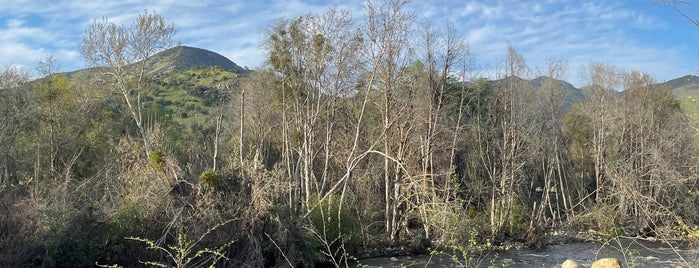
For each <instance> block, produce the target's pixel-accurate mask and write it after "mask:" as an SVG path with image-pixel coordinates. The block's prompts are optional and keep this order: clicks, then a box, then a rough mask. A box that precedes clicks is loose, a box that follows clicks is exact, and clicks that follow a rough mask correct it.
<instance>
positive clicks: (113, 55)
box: [79, 10, 175, 155]
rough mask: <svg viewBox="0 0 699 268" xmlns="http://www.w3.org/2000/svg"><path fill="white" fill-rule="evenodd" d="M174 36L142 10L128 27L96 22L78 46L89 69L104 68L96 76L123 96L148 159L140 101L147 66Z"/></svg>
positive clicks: (170, 28) (168, 27) (159, 18)
mask: <svg viewBox="0 0 699 268" xmlns="http://www.w3.org/2000/svg"><path fill="white" fill-rule="evenodd" d="M174 33H175V26H174V25H172V24H167V23H166V22H165V19H164V18H163V17H162V16H161V15H159V14H157V13H155V12H150V11H148V10H145V11H144V12H143V13H141V14H140V15H139V16H138V18H137V19H136V22H135V23H134V24H132V25H129V26H119V25H116V24H114V23H112V22H110V21H109V20H108V19H107V18H103V19H101V20H95V21H94V22H93V23H92V24H91V25H90V26H89V28H88V29H87V30H86V32H85V34H84V35H83V38H82V40H81V41H80V44H79V49H80V53H81V54H82V56H83V57H84V59H85V61H86V63H87V64H88V66H92V67H103V68H100V69H98V70H99V72H101V73H102V74H103V75H104V76H105V80H106V81H107V82H108V83H110V84H111V85H113V86H114V87H115V88H116V89H117V90H119V91H120V92H121V94H122V95H123V96H124V100H125V101H126V105H127V107H128V109H129V112H130V115H131V118H132V119H133V121H134V123H135V124H136V127H137V128H138V131H139V134H140V136H141V141H142V142H143V146H144V149H145V151H146V154H147V155H150V145H149V140H148V136H147V133H146V127H145V126H144V122H143V116H142V109H143V103H142V99H141V93H142V91H143V89H144V87H145V75H146V66H147V65H146V62H147V60H148V58H149V57H150V56H152V55H153V54H154V53H156V52H158V51H160V50H163V49H166V48H168V47H169V46H170V45H171V43H172V36H173V35H174Z"/></svg>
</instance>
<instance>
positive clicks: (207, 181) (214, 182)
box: [199, 169, 226, 189]
mask: <svg viewBox="0 0 699 268" xmlns="http://www.w3.org/2000/svg"><path fill="white" fill-rule="evenodd" d="M199 182H200V183H202V184H203V185H204V186H206V187H209V188H214V189H221V188H223V187H224V186H225V185H226V182H225V180H224V179H223V177H222V176H221V175H220V174H218V173H217V172H216V171H213V170H211V169H207V170H205V171H204V172H202V173H201V175H199Z"/></svg>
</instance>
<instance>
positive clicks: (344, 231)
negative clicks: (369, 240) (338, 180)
mask: <svg viewBox="0 0 699 268" xmlns="http://www.w3.org/2000/svg"><path fill="white" fill-rule="evenodd" d="M347 206H348V205H347V204H344V205H343V204H341V203H340V197H339V196H335V195H332V196H329V197H327V198H326V199H325V200H323V201H322V202H321V201H320V200H318V198H317V197H314V198H313V200H312V201H311V203H310V204H309V207H310V208H311V209H312V210H311V212H310V214H309V215H308V218H309V220H310V222H311V229H310V232H311V234H312V236H313V238H314V241H315V242H316V243H317V246H316V247H317V250H318V251H321V252H324V254H328V255H330V256H332V255H337V254H340V255H342V254H345V253H348V252H353V251H354V250H356V247H357V246H358V244H357V243H358V242H359V241H357V240H358V239H357V236H358V233H359V232H358V227H359V225H360V223H359V222H357V220H356V217H353V216H352V214H351V212H350V210H349V209H348V208H347ZM333 257H339V256H333Z"/></svg>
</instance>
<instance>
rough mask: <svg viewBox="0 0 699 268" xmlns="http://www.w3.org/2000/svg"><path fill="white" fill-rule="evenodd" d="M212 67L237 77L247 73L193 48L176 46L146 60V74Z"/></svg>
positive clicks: (229, 62)
mask: <svg viewBox="0 0 699 268" xmlns="http://www.w3.org/2000/svg"><path fill="white" fill-rule="evenodd" d="M213 66H218V67H221V69H223V70H224V71H229V72H234V73H236V74H239V75H240V74H246V73H248V72H249V71H248V70H246V69H245V68H243V67H240V66H238V65H237V64H235V63H234V62H233V61H231V60H229V59H228V58H226V57H224V56H223V55H221V54H218V53H216V52H213V51H209V50H206V49H201V48H195V47H188V46H176V47H173V48H170V49H166V50H164V51H162V52H159V53H157V54H155V55H153V56H152V57H150V58H148V61H147V62H146V73H147V74H166V73H170V72H172V71H185V70H190V69H194V68H208V67H213Z"/></svg>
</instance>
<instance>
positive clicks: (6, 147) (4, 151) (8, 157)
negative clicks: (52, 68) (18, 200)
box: [0, 66, 29, 186]
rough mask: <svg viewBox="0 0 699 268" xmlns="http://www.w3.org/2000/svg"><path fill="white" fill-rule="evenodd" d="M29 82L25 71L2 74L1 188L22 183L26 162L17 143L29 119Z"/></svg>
mask: <svg viewBox="0 0 699 268" xmlns="http://www.w3.org/2000/svg"><path fill="white" fill-rule="evenodd" d="M28 81H29V72H27V71H26V70H25V69H22V68H19V67H16V66H7V67H5V68H4V69H3V70H2V71H0V186H3V185H5V186H6V185H11V184H13V183H16V182H17V180H18V179H21V177H20V176H21V175H20V174H18V172H17V171H18V166H20V162H21V161H22V160H23V159H22V157H20V155H19V151H20V150H19V149H18V148H17V145H18V142H17V140H18V138H19V137H18V134H19V133H20V131H21V130H22V128H23V127H22V126H23V125H24V124H26V118H27V116H28V115H29V111H28V109H26V108H27V102H28V101H27V94H26V92H27V90H26V89H24V88H22V87H23V86H24V85H25V83H27V82H28Z"/></svg>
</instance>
